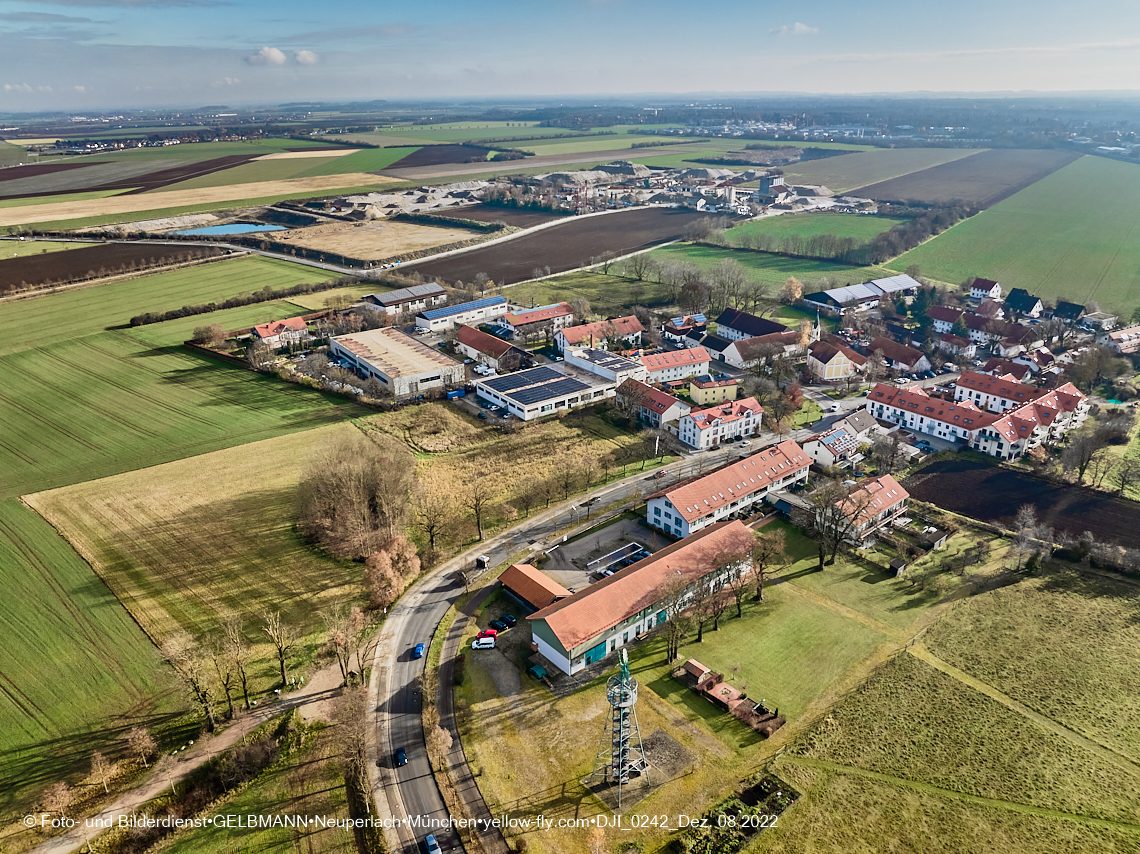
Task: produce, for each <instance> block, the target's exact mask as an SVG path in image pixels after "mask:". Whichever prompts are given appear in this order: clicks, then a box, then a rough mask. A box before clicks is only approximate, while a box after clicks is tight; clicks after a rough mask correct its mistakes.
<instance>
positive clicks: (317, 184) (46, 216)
mask: <svg viewBox="0 0 1140 854" xmlns="http://www.w3.org/2000/svg"><path fill="white" fill-rule="evenodd" d="M390 183H392V179H390V178H384V177H380V176H377V175H372V174H369V173H367V172H352V173H348V174H345V175H327V176H321V177H319V178H290V179H288V180H285V181H263V182H261V183H257V184H234V185H232V186H228V187H202V188H200V189H197V190H180V191H176V192H173V191H172V192H166V193H147V194H146V195H136V196H114V197H112V198H107V199H88V200H86V201H81V202H57V203H55V204H43V205H29V206H28V207H23V208H3V209H0V227H3V226H7V225H22V224H32V223H37V222H54V221H55V220H68V219H83V218H86V217H95V216H107V215H112V214H113V215H117V214H133V213H139V212H141V211H154V210H162V209H164V208H176V207H183V206H189V205H207V204H215V203H217V204H223V203H225V202H239V201H244V200H246V199H258V198H264V197H265V196H283V195H287V194H289V193H297V194H301V193H308V192H313V193H319V192H322V191H326V190H337V189H340V188H342V187H370V186H377V185H381V184H390Z"/></svg>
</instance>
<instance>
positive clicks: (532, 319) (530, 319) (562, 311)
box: [503, 302, 574, 326]
mask: <svg viewBox="0 0 1140 854" xmlns="http://www.w3.org/2000/svg"><path fill="white" fill-rule="evenodd" d="M573 313H574V309H572V308H570V304H569V303H565V302H556V303H553V304H551V305H541V306H539V307H538V308H532V309H530V310H529V311H517V312H516V311H512V312H508V313H507V314H505V315H504V316H503V320H505V321H506V322H507V323H509V324H510V325H511V326H525V325H526V324H528V323H541V322H542V321H544V320H554V319H555V318H558V317H566V316H567V315H571V314H573Z"/></svg>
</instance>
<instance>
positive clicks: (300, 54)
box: [293, 50, 318, 65]
mask: <svg viewBox="0 0 1140 854" xmlns="http://www.w3.org/2000/svg"><path fill="white" fill-rule="evenodd" d="M293 59H294V60H296V62H297V64H298V65H316V64H317V59H318V57H317V55H316V54H315V53H313V52H312V51H311V50H299V51H297V52H296V53H295V54H293Z"/></svg>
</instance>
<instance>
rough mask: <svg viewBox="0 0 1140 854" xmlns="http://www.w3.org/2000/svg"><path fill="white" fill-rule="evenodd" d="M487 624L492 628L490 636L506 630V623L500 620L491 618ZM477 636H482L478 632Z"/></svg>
mask: <svg viewBox="0 0 1140 854" xmlns="http://www.w3.org/2000/svg"><path fill="white" fill-rule="evenodd" d="M487 625H489V626H490V627H491V630H492V631H491V636H492V637H494V636H495V635H497V634H498V633H499V632H505V631H506V630H507V624H506V623H504V622H503V621H502V620H491V622H490V623H488V624H487ZM479 637H483V635H481V634H480V635H479Z"/></svg>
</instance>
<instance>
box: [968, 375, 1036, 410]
mask: <svg viewBox="0 0 1140 854" xmlns="http://www.w3.org/2000/svg"><path fill="white" fill-rule="evenodd" d="M1043 393H1044V392H1043V391H1042V389H1039V388H1037V387H1036V386H1031V385H1026V384H1025V383H1021V382H1018V381H1017V380H1016V379H1015V378H1014V377H1012V376H1010V375H1009V374H1005V375H1002V376H996V377H995V376H991V375H990V374H982V373H978V372H977V371H963V372H962V376H960V377H958V382H957V385H955V387H954V399H955V400H968V401H970V402H971V403H972V404H974V405H975V406H977V407H979V408H981V409H985V410H986V411H988V412H1008V411H1009V410H1011V409H1016V408H1017V407H1019V406H1021V405H1022V404H1023V403H1028V402H1029V401H1031V400H1036V399H1037V398H1039V397H1040V396H1041V395H1042V394H1043Z"/></svg>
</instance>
